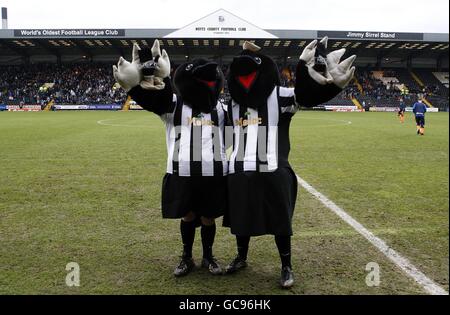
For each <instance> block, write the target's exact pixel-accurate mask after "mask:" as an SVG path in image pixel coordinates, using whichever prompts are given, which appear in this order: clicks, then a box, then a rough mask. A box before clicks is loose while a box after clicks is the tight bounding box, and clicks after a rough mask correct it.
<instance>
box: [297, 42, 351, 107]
mask: <svg viewBox="0 0 450 315" xmlns="http://www.w3.org/2000/svg"><path fill="white" fill-rule="evenodd" d="M327 43H328V37H324V38H323V39H322V40H321V41H320V42H318V41H317V40H314V41H312V42H311V43H310V44H309V45H308V46H306V47H305V49H304V50H303V53H302V54H301V56H300V61H299V63H298V65H297V73H296V82H295V96H296V101H297V103H298V104H299V105H300V106H305V107H311V106H315V105H318V104H322V103H324V102H326V101H328V100H330V99H332V98H333V97H335V96H336V95H337V94H339V93H340V92H341V91H342V90H343V89H344V88H345V87H346V86H347V84H348V83H349V82H350V80H351V79H352V78H353V75H354V73H355V67H352V64H353V61H355V59H356V56H355V55H353V56H350V57H348V58H347V59H345V60H344V61H342V62H340V60H341V58H342V56H343V55H344V54H345V48H342V49H339V50H335V51H333V52H331V53H329V54H327V53H326V49H327Z"/></svg>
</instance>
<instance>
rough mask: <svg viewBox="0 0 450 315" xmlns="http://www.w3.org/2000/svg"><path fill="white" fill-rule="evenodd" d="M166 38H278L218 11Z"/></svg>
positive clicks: (233, 16) (229, 14)
mask: <svg viewBox="0 0 450 315" xmlns="http://www.w3.org/2000/svg"><path fill="white" fill-rule="evenodd" d="M165 38H233V39H234V38H242V39H245V38H248V39H254V38H277V37H276V36H275V35H273V34H271V33H269V32H266V31H265V30H263V29H260V28H259V27H257V26H255V25H253V24H251V23H249V22H247V21H245V20H243V19H241V18H239V17H237V16H236V15H234V14H232V13H230V12H228V11H225V10H222V9H221V10H218V11H216V12H214V13H212V14H210V15H208V16H206V17H204V18H202V19H200V20H198V21H196V22H194V23H192V24H189V25H187V26H185V27H183V28H181V29H179V30H177V31H175V32H173V33H170V34H169V35H166V36H165Z"/></svg>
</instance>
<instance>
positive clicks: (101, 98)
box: [0, 64, 126, 106]
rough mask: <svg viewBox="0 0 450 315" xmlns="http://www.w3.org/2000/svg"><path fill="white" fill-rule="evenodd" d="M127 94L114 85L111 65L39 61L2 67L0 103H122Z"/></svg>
mask: <svg viewBox="0 0 450 315" xmlns="http://www.w3.org/2000/svg"><path fill="white" fill-rule="evenodd" d="M125 98H126V94H125V92H124V91H123V90H122V89H116V88H115V82H114V78H113V76H112V70H111V66H110V65H103V64H72V65H62V66H60V65H54V64H36V65H27V66H0V103H3V104H18V105H21V104H22V105H23V104H33V105H34V104H37V105H41V106H45V105H46V104H47V103H48V102H49V101H50V100H54V101H55V103H57V104H75V105H89V104H123V103H124V101H125Z"/></svg>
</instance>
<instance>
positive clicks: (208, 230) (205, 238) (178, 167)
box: [113, 40, 228, 276]
mask: <svg viewBox="0 0 450 315" xmlns="http://www.w3.org/2000/svg"><path fill="white" fill-rule="evenodd" d="M113 72H114V77H115V79H116V81H117V82H118V83H119V84H120V85H121V86H122V87H123V88H124V89H125V90H126V91H127V92H128V95H130V96H131V97H132V98H133V99H134V100H135V101H136V102H137V103H138V104H139V105H141V106H142V107H143V108H144V109H146V110H148V111H151V112H153V113H155V114H157V115H158V116H159V117H160V118H161V119H162V120H163V122H164V124H165V128H166V142H167V151H168V152H167V153H168V158H167V171H166V175H165V176H164V179H163V187H162V214H163V217H164V218H181V223H180V231H181V238H182V241H183V254H182V258H181V261H180V263H179V264H178V266H177V267H176V268H175V271H174V275H175V276H183V275H186V274H188V273H189V272H190V271H191V270H192V269H193V267H194V266H195V265H194V261H193V259H192V246H193V243H194V238H195V231H196V227H197V226H199V225H201V236H202V245H203V259H202V267H205V268H207V269H208V270H209V272H210V273H211V274H214V275H218V274H222V269H221V267H220V266H219V265H218V264H217V261H216V260H215V258H214V257H213V253H212V246H213V243H214V237H215V234H216V225H215V220H214V219H215V218H217V217H220V216H222V215H223V213H224V211H225V205H226V177H225V176H226V175H227V173H228V162H227V159H226V154H225V149H224V147H225V146H224V138H223V137H224V135H223V133H224V128H225V127H224V125H225V119H226V116H225V112H224V110H223V108H222V103H221V102H218V99H219V94H220V92H221V90H222V88H223V83H224V77H223V74H222V71H221V70H220V68H219V67H218V65H217V64H216V63H214V62H210V61H208V60H205V59H196V60H193V61H192V62H188V63H185V64H182V65H180V66H179V67H178V68H177V70H176V71H175V74H174V78H173V86H174V87H175V91H174V90H173V88H172V81H171V78H170V61H169V57H168V55H167V53H166V51H164V50H163V51H162V52H161V50H160V47H159V42H158V40H156V41H155V43H154V45H153V47H152V48H151V50H150V49H140V48H139V47H138V46H137V45H134V47H133V61H132V62H131V63H130V62H128V61H126V60H124V59H123V58H120V60H119V63H118V65H117V67H116V66H114V67H113Z"/></svg>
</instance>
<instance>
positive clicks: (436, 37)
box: [0, 9, 449, 58]
mask: <svg viewBox="0 0 450 315" xmlns="http://www.w3.org/2000/svg"><path fill="white" fill-rule="evenodd" d="M323 36H328V37H329V38H330V40H329V46H330V48H331V49H339V48H347V50H349V53H356V54H357V55H358V56H366V57H373V56H380V55H381V56H383V57H390V56H395V57H416V58H417V57H425V58H445V57H447V58H448V51H449V34H441V33H398V32H375V31H354V30H350V31H327V30H263V29H261V28H259V27H257V26H255V25H253V24H251V23H250V22H248V21H245V20H243V19H241V18H239V17H237V16H236V15H234V14H232V13H230V12H228V11H226V10H223V9H221V10H217V11H215V12H213V13H211V14H210V15H208V16H206V17H204V18H201V19H199V20H197V21H195V22H193V23H191V24H189V25H187V26H185V27H183V28H180V29H11V30H0V57H1V56H14V55H15V56H22V57H27V56H35V55H56V56H62V55H86V56H96V55H114V56H117V55H125V54H128V51H129V50H130V47H131V46H132V45H133V43H135V42H137V43H139V44H140V45H143V46H147V45H151V44H152V42H153V40H154V39H160V41H161V45H162V47H163V48H165V49H166V50H167V51H168V53H169V54H171V55H180V56H191V55H202V54H204V55H215V56H227V55H234V54H236V52H237V51H238V50H239V49H240V47H241V46H242V43H243V41H244V40H252V41H254V42H255V43H256V44H257V45H259V46H261V47H263V48H264V50H265V52H266V53H268V54H272V55H280V56H289V55H298V53H299V51H300V50H301V49H302V47H304V46H305V44H307V43H308V42H309V41H311V40H313V39H316V38H321V37H323Z"/></svg>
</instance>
